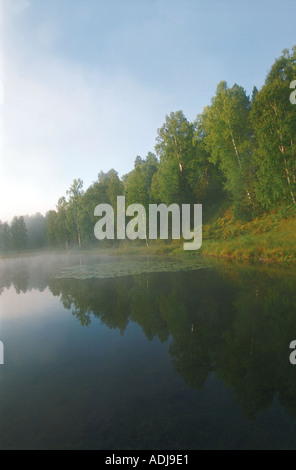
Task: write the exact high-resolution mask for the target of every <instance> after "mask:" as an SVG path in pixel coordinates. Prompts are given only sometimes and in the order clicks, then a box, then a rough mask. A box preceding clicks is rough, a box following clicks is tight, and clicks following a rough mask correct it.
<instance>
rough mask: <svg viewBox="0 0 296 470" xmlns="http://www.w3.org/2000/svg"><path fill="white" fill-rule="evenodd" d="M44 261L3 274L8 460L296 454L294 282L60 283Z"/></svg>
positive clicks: (140, 279)
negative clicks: (149, 453) (62, 454)
mask: <svg viewBox="0 0 296 470" xmlns="http://www.w3.org/2000/svg"><path fill="white" fill-rule="evenodd" d="M42 260H43V261H42V262H40V260H39V261H38V259H35V260H34V261H32V260H31V261H30V262H29V264H26V263H25V264H24V262H22V267H21V269H20V266H19V265H17V264H15V266H12V265H10V267H9V269H8V270H7V269H6V270H5V269H4V268H3V265H2V266H1V267H0V271H1V269H2V271H1V273H2V278H1V279H2V281H3V279H4V280H5V282H4V286H5V285H7V287H8V286H10V288H7V287H4V286H3V283H2V284H1V286H2V294H1V296H0V305H1V315H0V321H1V334H0V339H1V340H2V341H3V343H4V345H5V366H1V367H0V396H1V401H0V420H1V427H0V448H79V449H80V448H81V449H82V448H94V449H96V448H97V449H142V448H143V449H144V448H146V449H174V450H176V449H195V448H196V449H199V448H295V447H296V445H295V442H296V439H295V438H296V424H295V419H294V417H296V411H295V408H296V402H295V396H296V380H295V378H296V376H295V371H296V369H295V368H293V367H292V366H291V365H290V364H289V361H288V359H289V353H290V352H289V344H290V341H291V340H292V339H295V338H296V315H295V311H296V309H295V306H296V297H295V277H294V276H293V275H292V273H291V272H287V273H286V274H285V272H281V273H279V272H277V271H274V272H273V271H272V270H268V271H266V272H265V271H262V272H260V270H258V271H256V270H253V268H250V271H248V270H245V271H244V270H243V269H239V270H237V269H236V268H230V267H229V266H228V267H227V269H226V267H225V266H223V269H224V272H223V273H222V271H221V270H219V269H218V270H216V269H214V270H208V269H205V270H199V271H196V272H187V273H186V272H185V273H184V272H183V273H150V274H149V275H147V274H142V275H140V276H129V277H120V278H119V279H118V278H117V279H102V280H100V279H85V280H80V279H67V278H63V279H57V278H54V277H52V275H51V274H52V273H55V272H57V270H58V271H59V272H60V269H61V268H62V266H65V263H64V261H65V260H63V262H61V263H60V264H59V265H58V266H57V265H56V264H55V263H49V264H48V265H46V263H44V259H42ZM67 262H68V263H69V264H68V266H71V264H72V265H75V266H77V259H75V260H73V262H72V261H71V259H68V258H67ZM89 262H90V258H87V260H86V261H84V263H85V264H87V263H89ZM97 262H98V260H92V263H97ZM63 263H64V264H63ZM82 265H83V260H82ZM71 269H72V268H71ZM75 270H76V271H75ZM75 270H74V271H75V272H76V273H77V268H75ZM85 272H86V271H84V273H85ZM267 272H268V273H269V274H267ZM20 274H21V275H20ZM24 280H25V283H24ZM2 281H1V282H2ZM27 289H28V290H27ZM26 290H27V291H26ZM17 292H19V293H17ZM53 294H54V295H53ZM86 320H87V321H86ZM89 320H90V324H88V323H89ZM81 323H83V324H88V327H82V326H81ZM294 336H295V338H294ZM148 338H149V340H148ZM186 384H187V386H186ZM188 385H190V387H191V388H190V387H189V386H188ZM294 403H295V406H294Z"/></svg>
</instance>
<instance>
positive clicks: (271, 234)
mask: <svg viewBox="0 0 296 470" xmlns="http://www.w3.org/2000/svg"><path fill="white" fill-rule="evenodd" d="M201 253H202V254H203V255H206V256H216V257H221V258H227V259H233V260H238V261H250V262H261V263H271V262H276V263H282V264H289V265H296V217H295V215H292V214H291V215H290V216H288V217H287V216H286V217H285V218H283V216H282V215H281V214H280V213H271V214H268V215H264V216H261V217H260V218H256V219H254V220H252V221H251V222H242V221H238V220H235V218H234V215H233V212H232V211H231V210H228V211H227V212H226V213H225V214H224V215H223V216H222V217H220V218H218V219H217V220H216V221H215V222H212V223H210V224H208V225H205V226H204V230H203V246H202V249H201Z"/></svg>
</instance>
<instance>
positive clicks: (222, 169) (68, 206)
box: [0, 46, 296, 251]
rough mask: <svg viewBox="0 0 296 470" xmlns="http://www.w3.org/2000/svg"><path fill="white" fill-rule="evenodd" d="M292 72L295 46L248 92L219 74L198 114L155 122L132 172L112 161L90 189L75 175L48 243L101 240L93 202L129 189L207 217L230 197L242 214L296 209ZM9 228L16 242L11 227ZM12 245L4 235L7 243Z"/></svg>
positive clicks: (52, 215)
mask: <svg viewBox="0 0 296 470" xmlns="http://www.w3.org/2000/svg"><path fill="white" fill-rule="evenodd" d="M294 80H296V46H294V47H293V48H292V51H289V50H284V51H283V54H282V56H281V57H280V58H279V59H277V60H276V61H275V63H274V64H273V66H272V67H271V69H270V71H269V73H268V75H267V78H266V81H265V84H264V86H263V87H262V89H261V90H260V91H258V90H257V88H256V87H254V90H253V93H252V96H251V97H249V96H248V95H247V93H246V91H245V90H244V88H243V87H241V86H239V85H237V84H235V85H234V86H232V87H229V86H228V85H227V83H226V82H224V81H222V82H221V83H219V85H218V87H217V91H216V94H215V96H214V97H213V98H212V101H211V104H210V105H209V106H207V107H206V108H205V109H204V111H203V113H202V114H201V115H198V116H197V118H196V120H195V121H194V122H190V121H189V120H188V119H187V118H186V117H185V115H184V113H183V112H182V111H177V112H173V113H171V114H170V115H168V116H167V117H166V120H165V123H164V124H163V126H162V127H161V128H160V129H158V135H157V139H156V145H155V153H152V152H149V153H148V155H147V156H146V157H145V158H141V157H139V156H138V157H137V158H136V160H135V165H134V169H133V170H132V171H131V172H130V173H128V174H127V175H125V176H123V177H122V178H119V176H118V173H117V172H116V171H115V170H113V169H112V170H110V171H109V172H108V173H103V172H101V173H99V174H98V178H97V180H96V181H95V182H94V183H93V184H92V185H91V186H90V187H89V188H87V189H86V190H85V191H84V190H83V182H82V180H81V179H76V180H74V182H73V184H72V186H71V187H70V189H69V190H68V191H67V195H66V197H61V198H60V199H59V201H58V204H57V207H56V209H55V210H51V211H49V212H48V213H47V214H46V243H47V244H49V245H50V246H66V247H69V246H70V245H73V244H76V245H79V246H80V247H81V246H83V245H87V244H90V243H93V242H96V239H95V238H94V225H95V223H96V222H97V218H95V217H94V209H95V207H96V206H97V205H98V204H101V203H107V204H111V205H112V206H113V208H114V209H116V200H117V196H120V195H125V196H126V202H127V204H128V205H129V204H132V203H138V204H142V205H143V206H144V207H146V208H147V206H148V205H149V204H151V203H161V202H162V203H165V204H167V205H170V204H172V203H177V204H184V203H188V204H193V203H199V204H203V213H204V220H207V218H210V217H211V216H213V215H215V214H216V213H217V211H218V210H219V209H220V210H222V209H223V207H224V206H226V205H231V206H232V207H233V210H234V213H235V216H236V217H237V218H239V219H244V220H251V219H252V218H254V217H257V216H260V214H262V213H263V212H267V211H271V210H274V209H278V208H279V207H281V208H282V209H283V210H284V211H294V210H295V209H296V105H293V104H292V102H291V101H290V96H291V93H292V90H291V88H290V85H291V83H292V82H293V81H294ZM10 231H11V242H10V243H11V244H12V245H13V244H15V242H13V240H14V238H13V235H12V227H11V229H10ZM8 232H9V230H8V227H7V224H1V240H6V237H7V233H8ZM43 242H44V243H45V239H43ZM38 243H39V242H38ZM41 244H42V243H41ZM8 245H9V244H8ZM8 245H7V244H6V241H4V242H2V241H0V246H1V250H2V251H3V249H4V250H6V249H7V246H8ZM9 246H11V245H9ZM3 247H4V248H3Z"/></svg>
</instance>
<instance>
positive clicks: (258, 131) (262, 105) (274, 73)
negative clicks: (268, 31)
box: [251, 48, 296, 209]
mask: <svg viewBox="0 0 296 470" xmlns="http://www.w3.org/2000/svg"><path fill="white" fill-rule="evenodd" d="M295 77H296V48H293V52H292V53H291V54H290V53H289V51H284V52H283V55H282V56H281V57H280V58H279V59H278V60H277V61H276V62H275V64H274V65H273V66H272V68H271V70H270V73H269V74H268V76H267V79H266V82H265V85H264V86H263V88H262V89H261V90H260V91H259V92H258V94H257V95H256V98H255V100H254V101H253V103H252V113H251V118H252V123H253V126H254V130H255V136H256V142H257V147H256V150H255V153H254V160H255V163H256V168H257V181H256V187H255V191H256V197H257V199H258V201H259V202H260V203H261V204H262V205H263V206H264V207H266V208H267V209H271V208H273V207H275V205H277V204H279V203H280V204H282V203H285V204H286V205H294V206H295V205H296V165H295V158H296V106H293V105H291V103H290V100H289V96H290V93H291V90H290V83H291V82H292V81H293V79H295Z"/></svg>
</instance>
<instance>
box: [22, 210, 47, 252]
mask: <svg viewBox="0 0 296 470" xmlns="http://www.w3.org/2000/svg"><path fill="white" fill-rule="evenodd" d="M24 220H25V224H26V227H27V230H28V247H29V248H33V249H38V248H42V247H44V246H45V245H46V218H45V217H44V216H43V215H42V214H40V213H37V214H35V215H32V216H28V215H26V216H25V217H24Z"/></svg>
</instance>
